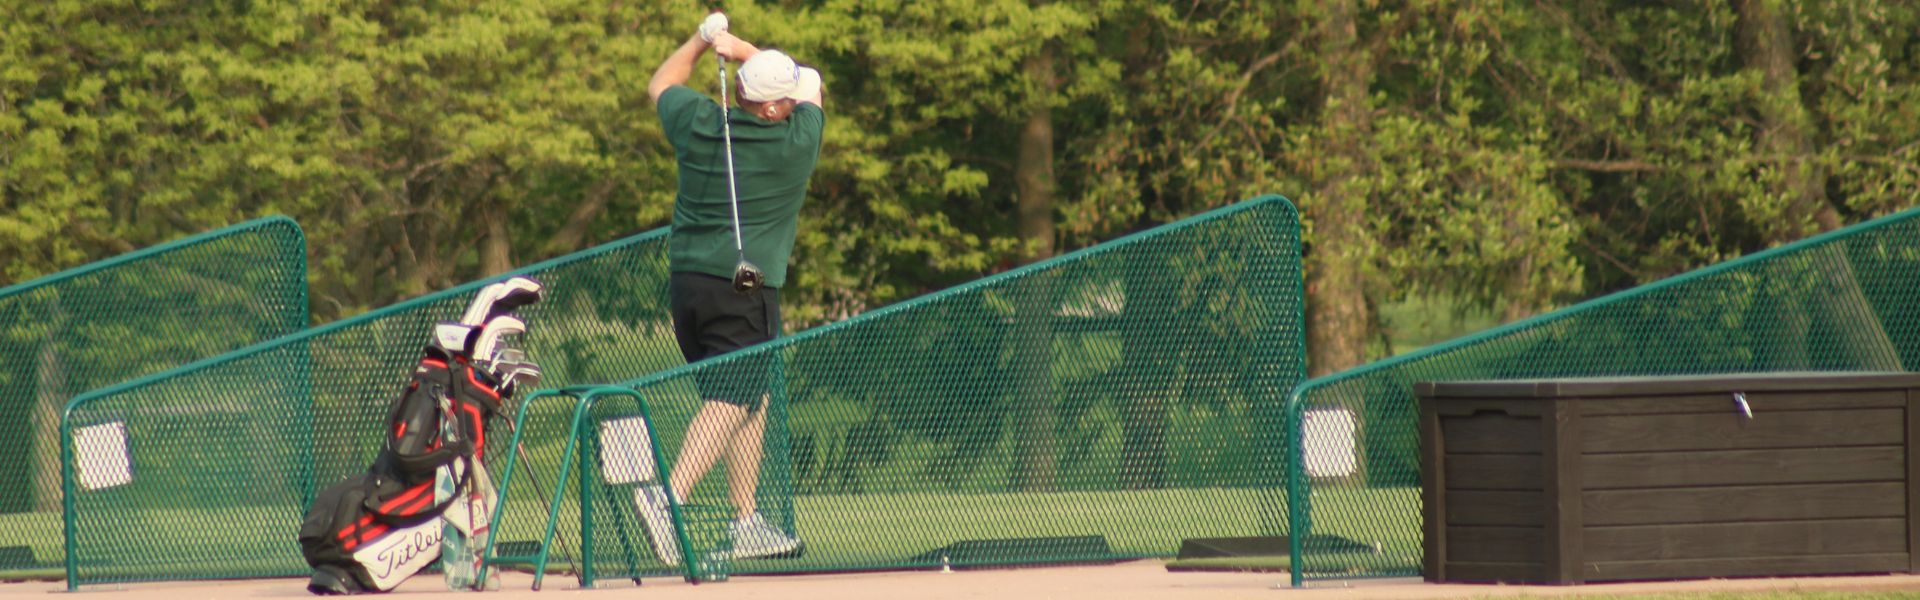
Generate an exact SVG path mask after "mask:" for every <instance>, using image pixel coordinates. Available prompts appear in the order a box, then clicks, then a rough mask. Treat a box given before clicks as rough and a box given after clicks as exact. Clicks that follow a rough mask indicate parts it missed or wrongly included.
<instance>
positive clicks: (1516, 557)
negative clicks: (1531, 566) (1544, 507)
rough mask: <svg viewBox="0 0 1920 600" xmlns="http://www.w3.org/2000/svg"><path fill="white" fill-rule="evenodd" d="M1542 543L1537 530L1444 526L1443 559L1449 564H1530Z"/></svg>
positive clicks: (1538, 554) (1538, 529)
mask: <svg viewBox="0 0 1920 600" xmlns="http://www.w3.org/2000/svg"><path fill="white" fill-rule="evenodd" d="M1545 544H1546V532H1545V531H1544V530H1542V529H1541V528H1539V527H1459V526H1448V527H1447V559H1448V560H1450V561H1453V562H1528V561H1534V560H1539V559H1540V555H1541V552H1542V550H1544V549H1545Z"/></svg>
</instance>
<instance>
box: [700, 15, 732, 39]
mask: <svg viewBox="0 0 1920 600" xmlns="http://www.w3.org/2000/svg"><path fill="white" fill-rule="evenodd" d="M726 30H727V13H723V12H720V11H718V10H716V11H713V14H709V15H707V20H705V21H701V22H700V39H701V40H702V41H705V42H706V43H709V44H711V43H713V38H714V36H717V35H719V34H720V33H721V32H723V31H726Z"/></svg>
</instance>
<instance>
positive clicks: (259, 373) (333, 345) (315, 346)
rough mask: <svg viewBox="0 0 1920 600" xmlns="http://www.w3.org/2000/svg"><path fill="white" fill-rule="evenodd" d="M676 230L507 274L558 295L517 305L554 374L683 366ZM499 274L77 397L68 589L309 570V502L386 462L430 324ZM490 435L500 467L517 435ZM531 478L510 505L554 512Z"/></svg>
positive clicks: (69, 472) (549, 375) (523, 513)
mask: <svg viewBox="0 0 1920 600" xmlns="http://www.w3.org/2000/svg"><path fill="white" fill-rule="evenodd" d="M666 241H667V237H666V230H665V229H659V230H655V231H651V232H648V233H644V234H640V235H637V236H634V237H630V238H627V239H625V240H621V241H618V242H613V243H610V244H606V245H602V246H599V247H596V248H594V249H590V250H587V251H583V252H579V253H576V254H572V255H568V256H565V257H561V258H557V259H554V260H551V261H547V262H544V263H541V264H538V265H534V266H530V267H527V268H524V269H521V270H518V271H515V272H514V273H511V274H508V275H503V276H502V277H506V276H511V275H527V276H531V277H534V278H536V279H539V280H540V281H542V282H543V283H545V284H546V285H547V288H548V294H547V297H546V299H545V300H544V301H542V302H541V303H539V304H536V305H534V306H531V307H528V308H526V309H523V310H522V311H520V312H521V314H522V316H523V317H525V319H526V321H527V322H528V324H529V328H530V331H529V332H528V334H527V336H526V340H525V344H524V345H525V346H526V347H525V349H526V351H527V353H528V356H529V357H530V358H532V359H534V360H535V361H537V362H539V363H540V364H541V365H542V367H543V368H544V371H545V375H546V377H545V385H548V386H561V385H568V384H569V383H576V382H593V381H614V380H619V379H623V378H630V377H634V376H636V375H638V374H642V373H651V372H658V371H661V370H663V369H667V368H670V367H673V366H677V365H681V364H684V360H682V359H681V357H680V353H679V351H678V350H677V348H676V346H675V345H674V342H673V334H672V323H671V321H670V320H669V317H668V313H667V309H666V301H667V296H666V281H667V252H666ZM495 280H497V279H491V280H487V281H481V282H473V283H469V284H466V285H463V286H460V287H457V288H454V289H449V290H446V291H443V292H439V293H435V294H432V295H428V296H424V297H421V298H416V299H413V300H410V301H406V302H403V303H400V304H396V305H394V306H390V307H387V308H383V309H380V310H377V311H373V312H369V313H367V314H364V315H360V316H357V317H353V318H350V319H345V320H341V321H338V322H334V323H330V324H327V325H325V326H321V327H317V328H313V329H308V330H305V331H300V332H298V333H295V334H292V335H289V336H285V337H280V338H278V339H274V340H271V341H267V342H263V343H259V344H256V345H253V346H249V347H246V348H243V349H240V350H236V351H233V352H230V353H228V354H224V355H221V356H217V357H214V358H210V359H206V360H203V361H200V362H197V363H194V364H190V365H186V366H183V367H180V368H177V369H174V370H171V371H167V372H164V373H158V374H154V375H151V376H148V377H144V378H141V379H138V380H134V381H129V382H126V383H123V384H121V385H116V386H113V387H111V388H107V389H102V390H98V391H95V392H92V393H89V394H86V395H84V396H82V397H79V398H75V399H74V400H73V401H72V403H71V404H69V405H68V408H67V414H66V415H65V418H64V421H63V424H62V427H63V428H64V429H65V433H64V435H63V437H64V439H65V440H66V441H67V442H68V443H69V452H70V454H69V455H68V457H67V460H65V461H64V467H65V468H64V470H63V472H64V475H65V481H66V484H67V487H66V499H67V501H68V505H67V511H66V532H65V534H66V535H65V542H66V545H67V547H68V548H69V549H70V551H71V553H72V556H71V557H70V558H71V560H70V561H69V563H68V572H67V583H68V587H69V588H70V589H71V588H74V587H77V586H79V585H81V584H86V583H101V582H113V581H138V580H177V579H208V578H236V577H264V576H289V575H301V574H305V573H307V572H308V569H307V567H306V563H305V561H303V560H302V559H301V557H300V552H299V547H298V545H297V544H296V542H295V539H294V538H295V534H296V532H297V531H298V529H299V526H300V520H301V517H302V515H303V514H304V513H305V510H306V507H307V506H308V505H309V503H310V502H311V499H312V497H313V495H314V494H315V492H316V491H317V490H318V489H321V488H324V487H326V486H328V485H331V484H333V483H335V482H338V481H340V480H341V479H344V478H345V477H347V476H348V475H350V474H353V473H358V472H361V471H364V470H365V469H366V468H367V466H368V465H369V464H370V463H371V462H372V461H373V458H374V455H375V453H376V452H377V451H378V449H379V446H380V435H381V432H382V430H383V429H384V426H383V425H382V424H383V423H384V420H385V418H386V416H387V413H386V411H387V408H388V406H389V403H390V402H391V401H392V400H393V399H394V398H396V397H398V395H399V394H400V393H401V391H402V387H403V386H404V385H405V383H406V380H407V377H408V374H409V373H410V372H411V371H412V368H413V366H414V364H415V363H416V362H417V361H418V360H419V358H420V356H421V354H420V353H421V351H422V348H423V347H424V346H425V345H426V344H427V342H428V340H429V334H430V328H431V325H432V324H433V323H434V322H436V321H442V320H456V319H458V318H459V317H460V314H461V312H462V311H463V310H464V309H465V308H466V305H467V304H468V303H469V302H470V301H471V300H472V298H473V295H474V293H475V292H477V291H479V289H480V287H481V286H483V285H484V284H485V283H489V282H491V281H495ZM187 297H188V298H195V299H197V296H191V295H189V296H187ZM529 391H531V390H529ZM562 408H563V407H554V410H555V411H560V410H561V409H562ZM556 414H557V412H556ZM536 417H537V419H536V421H537V420H538V419H549V420H550V417H551V415H549V414H546V413H540V414H537V415H536ZM496 423H497V422H496ZM555 431H564V429H556V430H555ZM489 437H490V440H489V448H488V451H487V456H488V457H489V459H490V460H493V461H494V463H493V464H494V465H497V464H499V459H501V458H504V457H505V456H506V452H508V451H510V450H509V449H507V448H506V447H505V446H506V444H505V439H506V438H507V436H505V435H493V436H489ZM563 441H564V440H562V439H559V438H557V437H555V436H548V437H547V438H545V439H539V438H536V439H535V440H534V441H533V442H532V443H529V444H528V446H529V447H528V450H529V451H530V452H531V453H532V454H533V455H535V456H536V457H538V456H554V455H557V454H559V446H560V444H561V442H563ZM536 462H538V461H537V460H536ZM490 466H491V465H490ZM551 467H552V464H551V463H546V464H545V465H544V466H543V467H542V468H546V469H551ZM493 468H495V469H496V471H497V470H498V467H493ZM548 472H551V471H550V470H549V471H548ZM494 476H495V478H496V480H498V478H499V477H501V476H502V474H501V473H498V472H496V473H495V475H494ZM534 488H535V486H530V485H524V484H521V485H519V486H517V487H516V489H515V490H514V492H515V495H514V497H513V498H511V499H509V503H510V504H514V505H518V504H525V505H526V506H528V507H532V506H535V505H539V506H544V504H545V501H544V499H543V498H539V497H538V496H537V495H536V494H535V493H534ZM546 491H547V492H548V493H551V492H552V490H550V489H549V490H546ZM534 512H535V511H534V510H533V509H531V508H528V509H526V510H519V509H518V508H517V507H516V509H515V510H512V511H510V512H509V513H508V517H509V518H510V519H519V518H524V519H527V520H534V519H535V517H536V515H534V514H533V513H534ZM505 525H508V526H509V527H505V528H504V529H506V530H507V531H509V532H511V531H514V530H515V529H514V528H513V527H511V525H513V521H511V520H510V521H509V523H507V524H505ZM500 529H502V528H496V531H500ZM496 535H498V534H496Z"/></svg>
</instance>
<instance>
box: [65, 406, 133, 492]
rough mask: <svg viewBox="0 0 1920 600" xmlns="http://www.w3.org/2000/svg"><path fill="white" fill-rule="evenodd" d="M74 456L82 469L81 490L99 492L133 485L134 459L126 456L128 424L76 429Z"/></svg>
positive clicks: (119, 422)
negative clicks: (104, 489)
mask: <svg viewBox="0 0 1920 600" xmlns="http://www.w3.org/2000/svg"><path fill="white" fill-rule="evenodd" d="M73 455H74V459H75V462H77V463H78V464H79V467H80V486H81V487H84V488H87V489H89V490H97V489H102V488H110V487H113V486H116V485H125V484H128V483H133V460H132V459H131V458H130V457H129V456H128V455H127V422H126V421H113V422H110V423H101V424H99V425H88V426H86V427H81V428H79V429H75V430H74V431H73Z"/></svg>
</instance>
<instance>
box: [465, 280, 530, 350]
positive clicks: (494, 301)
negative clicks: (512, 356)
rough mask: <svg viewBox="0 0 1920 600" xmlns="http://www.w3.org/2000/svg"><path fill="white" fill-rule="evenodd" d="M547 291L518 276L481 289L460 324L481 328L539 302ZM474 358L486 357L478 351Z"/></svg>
mask: <svg viewBox="0 0 1920 600" xmlns="http://www.w3.org/2000/svg"><path fill="white" fill-rule="evenodd" d="M545 291H546V288H545V287H544V286H542V285H540V282H538V281H534V280H533V279H531V278H527V277H518V276H516V277H513V278H510V279H507V280H506V281H501V282H496V283H494V284H492V285H488V286H487V287H484V288H481V289H480V293H479V294H478V295H475V296H474V297H473V303H472V304H469V305H467V312H466V314H465V315H462V316H461V317H460V322H461V323H464V324H466V325H468V326H470V327H480V326H481V325H483V324H486V323H487V321H489V320H491V319H492V318H494V317H496V316H499V315H503V314H506V313H508V312H512V311H513V309H516V308H520V307H522V306H526V305H528V304H533V303H535V302H539V301H540V298H541V296H542V294H543V293H544V292H545ZM476 349H477V348H476ZM473 356H476V357H484V356H486V355H485V354H481V353H480V352H477V351H476V352H474V353H473Z"/></svg>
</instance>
